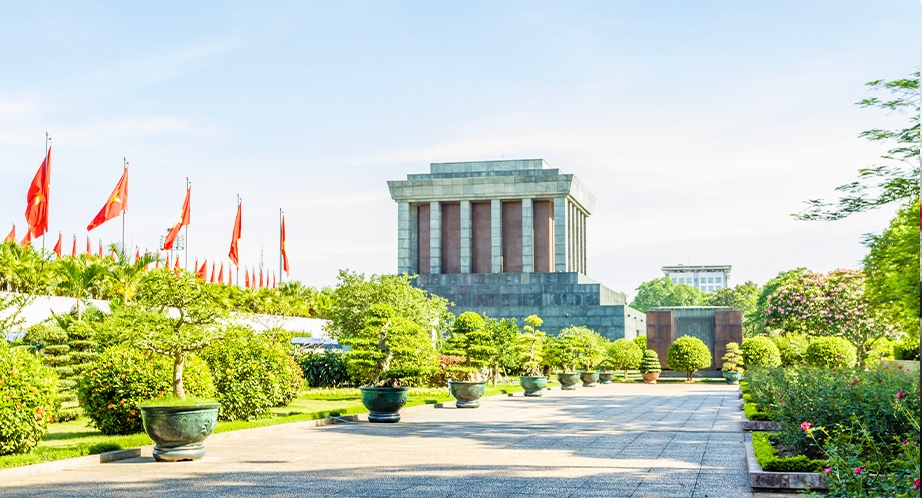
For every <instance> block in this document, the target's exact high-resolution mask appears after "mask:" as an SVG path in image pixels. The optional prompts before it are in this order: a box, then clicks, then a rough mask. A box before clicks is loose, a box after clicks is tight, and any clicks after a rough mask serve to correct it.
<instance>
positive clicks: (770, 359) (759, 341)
mask: <svg viewBox="0 0 922 498" xmlns="http://www.w3.org/2000/svg"><path fill="white" fill-rule="evenodd" d="M740 349H741V350H742V353H743V360H744V361H745V362H746V368H751V367H780V366H781V353H779V352H778V346H775V343H774V342H773V341H772V340H771V339H769V338H768V337H765V336H764V335H760V336H756V337H750V338H748V339H743V345H742V346H741V347H740Z"/></svg>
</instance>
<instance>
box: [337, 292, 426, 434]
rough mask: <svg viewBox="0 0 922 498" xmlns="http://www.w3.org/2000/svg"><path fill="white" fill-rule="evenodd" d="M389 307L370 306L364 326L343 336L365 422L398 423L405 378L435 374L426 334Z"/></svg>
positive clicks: (405, 400)
mask: <svg viewBox="0 0 922 498" xmlns="http://www.w3.org/2000/svg"><path fill="white" fill-rule="evenodd" d="M395 315H396V312H395V311H394V308H393V307H391V306H390V305H389V304H380V303H379V304H373V305H371V306H369V307H368V308H366V310H365V326H364V327H363V328H362V329H361V330H360V331H359V332H358V333H356V334H351V335H349V336H345V337H342V338H341V340H342V343H343V344H346V345H349V346H351V349H350V350H349V351H348V352H346V354H345V360H346V369H347V371H348V372H349V375H350V376H351V377H352V378H353V379H356V380H357V381H359V382H360V383H361V384H362V387H360V388H359V389H360V390H361V392H362V404H363V405H365V408H368V411H369V414H368V421H369V422H375V423H394V422H398V421H400V408H402V407H403V405H405V404H406V403H407V391H408V390H409V388H408V387H406V386H404V385H403V381H404V380H405V379H407V378H422V377H424V376H426V375H428V374H430V373H432V372H433V371H434V368H433V366H434V363H435V349H434V348H433V347H432V342H431V341H430V339H429V335H428V333H427V332H426V331H425V330H423V329H422V328H421V327H420V326H419V325H417V324H416V323H414V322H413V321H412V320H409V319H406V318H402V317H398V316H395Z"/></svg>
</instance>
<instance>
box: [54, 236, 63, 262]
mask: <svg viewBox="0 0 922 498" xmlns="http://www.w3.org/2000/svg"><path fill="white" fill-rule="evenodd" d="M53 251H54V253H55V254H57V256H58V259H61V232H58V243H57V244H55V245H54V249H53Z"/></svg>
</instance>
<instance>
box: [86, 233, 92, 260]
mask: <svg viewBox="0 0 922 498" xmlns="http://www.w3.org/2000/svg"><path fill="white" fill-rule="evenodd" d="M86 255H87V256H92V255H93V247H92V246H91V245H90V238H89V237H87V238H86Z"/></svg>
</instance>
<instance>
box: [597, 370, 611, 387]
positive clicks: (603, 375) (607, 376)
mask: <svg viewBox="0 0 922 498" xmlns="http://www.w3.org/2000/svg"><path fill="white" fill-rule="evenodd" d="M613 380H615V372H600V373H599V383H601V384H611V381H613Z"/></svg>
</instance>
